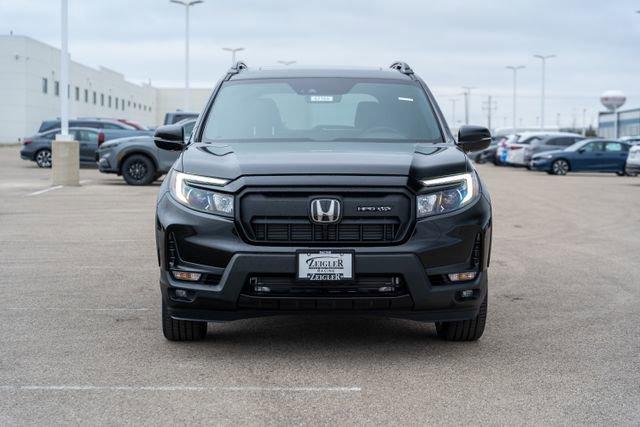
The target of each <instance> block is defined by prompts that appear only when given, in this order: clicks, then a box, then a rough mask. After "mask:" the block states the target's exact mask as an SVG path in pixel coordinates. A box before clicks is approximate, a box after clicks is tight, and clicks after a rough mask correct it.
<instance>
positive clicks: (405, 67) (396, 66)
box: [389, 61, 413, 75]
mask: <svg viewBox="0 0 640 427" xmlns="http://www.w3.org/2000/svg"><path fill="white" fill-rule="evenodd" d="M389 68H391V69H392V70H398V71H400V72H401V73H402V74H406V75H411V74H413V70H412V69H411V67H409V64H407V63H406V62H402V61H398V62H394V63H393V64H391V65H390V66H389Z"/></svg>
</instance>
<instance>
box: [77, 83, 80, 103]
mask: <svg viewBox="0 0 640 427" xmlns="http://www.w3.org/2000/svg"><path fill="white" fill-rule="evenodd" d="M76 101H80V88H79V87H78V86H76Z"/></svg>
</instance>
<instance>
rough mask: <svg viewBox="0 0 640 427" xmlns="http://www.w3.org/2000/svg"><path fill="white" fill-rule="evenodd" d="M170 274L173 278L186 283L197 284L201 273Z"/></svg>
mask: <svg viewBox="0 0 640 427" xmlns="http://www.w3.org/2000/svg"><path fill="white" fill-rule="evenodd" d="M171 273H172V274H173V277H174V278H176V279H178V280H186V281H188V282H197V281H198V280H200V278H201V277H202V274H201V273H194V272H192V271H172V272H171Z"/></svg>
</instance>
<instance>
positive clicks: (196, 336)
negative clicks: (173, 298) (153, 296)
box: [162, 301, 207, 341]
mask: <svg viewBox="0 0 640 427" xmlns="http://www.w3.org/2000/svg"><path fill="white" fill-rule="evenodd" d="M162 333H163V335H164V337H165V338H166V339H168V340H169V341H200V340H203V339H204V338H205V337H206V336H207V322H194V321H191V320H175V319H172V318H171V316H170V315H169V312H168V310H167V306H166V304H165V303H164V301H162Z"/></svg>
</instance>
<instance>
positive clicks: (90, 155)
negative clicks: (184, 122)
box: [20, 126, 151, 168]
mask: <svg viewBox="0 0 640 427" xmlns="http://www.w3.org/2000/svg"><path fill="white" fill-rule="evenodd" d="M59 133H60V129H59V128H54V129H52V130H47V131H45V132H40V133H37V134H35V135H33V136H30V137H27V138H24V139H23V140H22V149H21V150H20V157H21V158H22V159H23V160H31V161H34V162H36V164H37V165H38V167H41V168H50V167H51V159H52V156H51V142H52V141H53V140H54V139H55V137H56V135H57V134H59ZM69 135H70V136H71V137H73V139H74V140H76V141H78V142H79V143H80V163H81V164H83V165H87V164H95V157H96V151H97V150H98V147H100V145H101V144H103V143H104V142H105V141H109V140H111V139H115V138H122V137H130V136H140V135H147V136H150V135H151V131H141V130H136V129H125V128H119V129H116V128H113V129H111V128H109V129H106V128H103V129H96V128H92V127H75V126H71V127H69Z"/></svg>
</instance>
